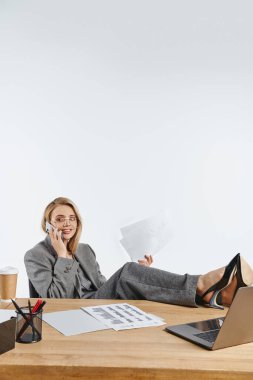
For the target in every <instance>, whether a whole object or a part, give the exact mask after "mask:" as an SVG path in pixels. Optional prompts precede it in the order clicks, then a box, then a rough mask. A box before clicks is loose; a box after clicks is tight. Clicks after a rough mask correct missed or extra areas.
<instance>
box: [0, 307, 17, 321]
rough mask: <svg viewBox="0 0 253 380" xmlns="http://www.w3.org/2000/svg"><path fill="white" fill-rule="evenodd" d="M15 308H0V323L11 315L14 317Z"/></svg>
mask: <svg viewBox="0 0 253 380" xmlns="http://www.w3.org/2000/svg"><path fill="white" fill-rule="evenodd" d="M16 316H17V314H16V312H15V310H4V309H3V310H2V309H0V323H2V322H5V321H8V320H9V319H10V318H11V317H16Z"/></svg>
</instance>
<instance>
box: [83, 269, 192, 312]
mask: <svg viewBox="0 0 253 380" xmlns="http://www.w3.org/2000/svg"><path fill="white" fill-rule="evenodd" d="M198 278H199V276H192V275H189V274H184V275H179V274H174V273H170V272H166V271H164V270H160V269H156V268H150V267H145V266H142V265H140V264H137V263H127V264H125V265H124V266H123V267H122V268H120V269H119V270H118V271H117V272H115V273H114V274H113V275H112V277H110V278H109V280H107V281H106V282H105V283H104V284H103V285H102V286H101V288H99V289H98V290H97V291H95V292H94V293H93V294H92V295H91V297H90V298H96V299H101V298H104V299H123V300H124V299H132V300H134V299H136V300H149V301H157V302H164V303H169V304H176V305H184V306H195V307H197V305H196V302H195V297H196V287H197V281H198Z"/></svg>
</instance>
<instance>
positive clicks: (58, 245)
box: [49, 228, 67, 258]
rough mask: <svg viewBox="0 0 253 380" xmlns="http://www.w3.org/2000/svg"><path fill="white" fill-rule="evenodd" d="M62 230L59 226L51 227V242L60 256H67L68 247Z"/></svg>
mask: <svg viewBox="0 0 253 380" xmlns="http://www.w3.org/2000/svg"><path fill="white" fill-rule="evenodd" d="M61 235H62V231H61V230H58V229H57V228H51V230H50V231H49V236H50V239H51V244H52V246H53V248H54V250H55V251H56V253H57V255H58V257H65V258H66V257H67V249H66V246H65V244H64V243H63V240H62V237H61Z"/></svg>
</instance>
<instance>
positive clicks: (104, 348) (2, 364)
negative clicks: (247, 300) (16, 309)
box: [0, 299, 253, 380]
mask: <svg viewBox="0 0 253 380" xmlns="http://www.w3.org/2000/svg"><path fill="white" fill-rule="evenodd" d="M17 302H18V304H19V305H21V306H25V305H26V304H27V301H26V300H24V299H18V300H17ZM113 302H118V301H111V300H110V301H109V300H64V299H62V300H52V299H49V300H47V304H46V306H45V308H44V311H57V310H66V309H78V308H79V307H80V306H92V305H99V304H108V303H113ZM119 302H120V301H119ZM129 303H131V304H133V305H135V306H137V307H139V308H141V309H142V310H144V311H146V312H150V313H153V314H156V315H158V316H161V317H163V318H164V319H165V320H166V322H167V323H168V324H176V323H183V322H189V321H197V320H201V319H207V318H209V317H211V318H215V317H217V316H222V315H224V314H225V312H223V311H219V310H215V309H207V308H198V309H194V308H187V307H180V306H173V305H166V304H161V303H155V302H148V301H129ZM7 308H12V305H7ZM42 335H43V339H42V341H40V342H38V343H35V344H20V343H16V348H15V349H14V350H12V351H9V352H7V353H5V354H3V355H1V356H0V379H1V380H13V379H18V380H27V379H33V380H37V379H38V380H39V379H44V378H45V379H47V380H50V379H54V380H68V379H75V380H76V379H88V380H94V379H108V380H109V379H110V380H114V379H119V380H123V379H149V380H151V379H152V380H153V379H154V380H156V379H163V380H165V379H166V380H170V379H177V380H179V379H180V380H188V379H194V380H196V379H197V380H199V379H200V380H201V379H218V380H222V379H227V380H234V379H238V380H239V379H240V380H243V379H253V343H249V344H245V345H241V346H237V347H231V348H226V349H223V350H218V351H207V350H205V349H203V348H201V347H198V346H196V345H194V344H192V343H189V342H187V341H185V340H183V339H180V338H178V337H176V336H173V335H171V334H168V333H166V332H164V331H163V326H161V327H148V328H142V329H136V330H125V331H118V332H116V331H113V330H105V331H97V332H93V333H88V334H81V335H76V336H71V337H65V336H64V335H62V334H60V333H59V332H58V331H56V330H55V329H53V328H52V327H51V326H49V325H47V324H46V323H43V332H42Z"/></svg>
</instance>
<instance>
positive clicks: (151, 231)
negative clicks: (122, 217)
mask: <svg viewBox="0 0 253 380" xmlns="http://www.w3.org/2000/svg"><path fill="white" fill-rule="evenodd" d="M120 231H121V233H122V235H123V239H121V240H120V243H121V245H122V246H123V247H124V248H125V250H126V251H127V253H128V254H129V256H130V257H131V259H132V260H133V261H137V260H139V259H142V258H143V257H144V255H145V254H150V255H155V254H156V253H157V252H158V251H160V250H161V249H163V248H164V247H165V246H166V245H167V244H168V242H169V241H170V239H171V237H172V233H171V227H170V222H169V217H168V213H167V212H166V211H161V212H160V213H158V214H156V215H154V216H151V217H149V218H147V219H144V220H141V221H138V222H135V223H133V224H130V225H128V226H125V227H122V228H121V229H120Z"/></svg>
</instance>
